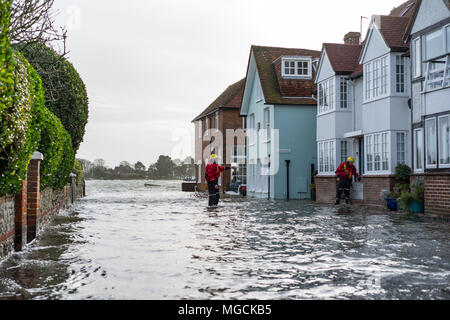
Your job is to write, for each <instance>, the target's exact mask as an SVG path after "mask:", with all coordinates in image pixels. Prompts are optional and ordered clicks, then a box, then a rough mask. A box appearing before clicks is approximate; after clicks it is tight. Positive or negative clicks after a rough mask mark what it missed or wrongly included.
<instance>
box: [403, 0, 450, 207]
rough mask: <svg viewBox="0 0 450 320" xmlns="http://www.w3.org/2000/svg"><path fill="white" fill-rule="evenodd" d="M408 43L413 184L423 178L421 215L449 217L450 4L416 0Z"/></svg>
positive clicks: (407, 35) (432, 0) (406, 34)
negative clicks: (409, 53)
mask: <svg viewBox="0 0 450 320" xmlns="http://www.w3.org/2000/svg"><path fill="white" fill-rule="evenodd" d="M404 40H405V42H410V44H411V57H412V59H411V70H412V76H411V78H412V85H411V86H412V92H411V97H412V98H411V107H412V114H411V130H412V132H413V134H412V137H411V144H412V146H413V149H412V150H413V152H412V155H411V162H412V163H413V166H412V169H413V172H414V174H413V176H412V180H416V179H418V178H420V177H422V178H423V179H424V187H425V213H426V214H445V215H449V214H450V1H448V0H418V1H417V3H416V5H415V7H414V13H413V18H412V19H411V21H410V23H409V25H408V27H407V30H406V32H405V37H404Z"/></svg>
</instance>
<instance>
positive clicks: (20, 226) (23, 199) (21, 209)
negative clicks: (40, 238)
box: [14, 179, 27, 251]
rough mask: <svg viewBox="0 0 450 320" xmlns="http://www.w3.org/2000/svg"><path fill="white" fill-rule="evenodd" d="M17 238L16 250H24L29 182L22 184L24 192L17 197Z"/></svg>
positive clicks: (15, 221) (15, 240)
mask: <svg viewBox="0 0 450 320" xmlns="http://www.w3.org/2000/svg"><path fill="white" fill-rule="evenodd" d="M14 201H15V204H14V206H15V219H14V224H15V238H14V248H15V250H16V251H20V250H22V248H23V247H24V246H25V245H26V244H27V180H26V179H25V181H23V182H22V190H21V191H19V192H18V193H17V194H16V196H15V199H14Z"/></svg>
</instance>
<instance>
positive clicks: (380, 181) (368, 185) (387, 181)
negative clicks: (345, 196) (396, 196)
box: [363, 175, 396, 206]
mask: <svg viewBox="0 0 450 320" xmlns="http://www.w3.org/2000/svg"><path fill="white" fill-rule="evenodd" d="M363 180H364V201H363V203H364V204H370V205H377V206H384V205H385V201H384V199H383V198H382V197H381V196H380V193H381V191H382V190H388V191H391V190H392V189H393V188H394V185H395V183H396V182H395V178H394V176H392V175H383V176H369V175H364V176H363Z"/></svg>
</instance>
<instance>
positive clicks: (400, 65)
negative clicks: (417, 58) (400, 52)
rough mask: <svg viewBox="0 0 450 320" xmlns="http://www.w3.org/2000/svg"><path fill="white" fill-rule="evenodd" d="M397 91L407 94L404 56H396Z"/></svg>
mask: <svg viewBox="0 0 450 320" xmlns="http://www.w3.org/2000/svg"><path fill="white" fill-rule="evenodd" d="M395 82H396V85H395V87H396V88H395V89H396V90H395V91H396V92H398V93H403V92H405V59H404V58H403V57H402V56H395Z"/></svg>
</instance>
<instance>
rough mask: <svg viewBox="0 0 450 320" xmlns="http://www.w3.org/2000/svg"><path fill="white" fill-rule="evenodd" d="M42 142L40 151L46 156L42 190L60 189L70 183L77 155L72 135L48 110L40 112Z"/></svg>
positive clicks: (43, 166)
mask: <svg viewBox="0 0 450 320" xmlns="http://www.w3.org/2000/svg"><path fill="white" fill-rule="evenodd" d="M39 118H40V121H39V129H40V132H41V141H40V144H39V151H40V152H41V153H42V154H43V155H44V161H42V163H41V189H46V188H49V187H53V188H56V189H60V188H62V187H64V186H65V185H66V183H67V182H68V177H69V174H70V172H71V170H72V168H73V162H74V159H75V153H74V151H73V148H72V140H71V138H70V135H69V134H68V133H67V131H66V130H65V129H64V127H63V125H62V124H61V121H59V119H58V117H57V116H55V115H54V114H53V113H52V112H50V111H49V110H48V109H47V108H41V110H39Z"/></svg>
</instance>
